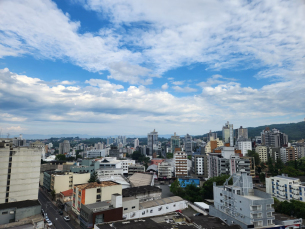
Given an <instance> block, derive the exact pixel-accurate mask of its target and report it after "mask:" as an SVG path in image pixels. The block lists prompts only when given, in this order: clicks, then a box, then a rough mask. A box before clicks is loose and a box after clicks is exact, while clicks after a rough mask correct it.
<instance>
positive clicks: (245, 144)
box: [237, 137, 252, 156]
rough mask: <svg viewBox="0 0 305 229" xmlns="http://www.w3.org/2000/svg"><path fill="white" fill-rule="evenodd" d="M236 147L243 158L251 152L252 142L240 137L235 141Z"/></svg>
mask: <svg viewBox="0 0 305 229" xmlns="http://www.w3.org/2000/svg"><path fill="white" fill-rule="evenodd" d="M237 147H238V149H239V150H241V153H242V154H243V155H244V156H245V155H247V153H248V150H252V142H251V140H250V139H246V138H242V137H240V138H239V139H238V141H237Z"/></svg>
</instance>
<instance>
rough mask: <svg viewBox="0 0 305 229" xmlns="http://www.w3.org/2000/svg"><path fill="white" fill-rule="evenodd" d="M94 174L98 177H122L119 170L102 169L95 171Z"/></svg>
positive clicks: (121, 172) (121, 171)
mask: <svg viewBox="0 0 305 229" xmlns="http://www.w3.org/2000/svg"><path fill="white" fill-rule="evenodd" d="M96 172H97V175H98V177H103V176H119V175H123V169H121V168H102V169H98V170H96Z"/></svg>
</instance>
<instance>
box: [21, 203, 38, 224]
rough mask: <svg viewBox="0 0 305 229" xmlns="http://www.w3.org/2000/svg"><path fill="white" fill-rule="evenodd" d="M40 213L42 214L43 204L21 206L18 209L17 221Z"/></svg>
mask: <svg viewBox="0 0 305 229" xmlns="http://www.w3.org/2000/svg"><path fill="white" fill-rule="evenodd" d="M38 214H41V205H36V206H32V207H27V208H19V209H17V210H16V221H18V220H20V219H23V218H26V217H30V216H33V215H38Z"/></svg>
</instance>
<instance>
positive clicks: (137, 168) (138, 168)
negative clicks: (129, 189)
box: [128, 165, 145, 176]
mask: <svg viewBox="0 0 305 229" xmlns="http://www.w3.org/2000/svg"><path fill="white" fill-rule="evenodd" d="M144 172H145V166H144V165H130V166H129V167H128V176H131V175H133V174H135V173H144Z"/></svg>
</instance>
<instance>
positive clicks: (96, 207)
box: [85, 201, 111, 212]
mask: <svg viewBox="0 0 305 229" xmlns="http://www.w3.org/2000/svg"><path fill="white" fill-rule="evenodd" d="M110 205H111V204H110V203H108V202H106V201H102V202H96V203H93V204H86V205H85V207H86V208H88V209H90V210H91V211H92V212H98V211H101V210H104V209H107V208H109V206H110Z"/></svg>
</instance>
